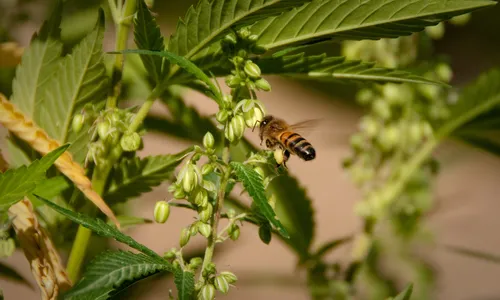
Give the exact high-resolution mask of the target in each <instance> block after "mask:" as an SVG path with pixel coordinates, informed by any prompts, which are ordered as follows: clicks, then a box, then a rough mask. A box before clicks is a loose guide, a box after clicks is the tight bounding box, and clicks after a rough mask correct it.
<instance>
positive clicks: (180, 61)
mask: <svg viewBox="0 0 500 300" xmlns="http://www.w3.org/2000/svg"><path fill="white" fill-rule="evenodd" d="M109 53H112V54H117V53H124V54H127V53H136V54H145V55H157V56H162V57H166V58H167V59H168V60H169V61H170V62H171V63H174V64H176V65H178V66H179V67H181V68H183V69H184V70H185V71H187V72H188V73H190V74H191V75H193V76H194V77H196V78H197V79H199V80H201V81H202V82H204V83H205V84H206V85H207V87H208V90H209V91H210V93H211V97H212V98H213V99H214V100H215V101H216V102H217V104H219V105H222V95H221V92H220V91H219V89H218V88H217V87H216V86H215V84H214V83H213V82H212V80H211V79H210V77H208V76H207V74H205V73H204V72H203V70H201V69H200V68H198V67H197V66H196V65H195V64H194V63H192V62H191V61H189V60H187V59H186V58H184V57H182V56H179V55H176V54H174V53H172V52H168V51H150V50H140V49H127V50H123V51H120V52H109Z"/></svg>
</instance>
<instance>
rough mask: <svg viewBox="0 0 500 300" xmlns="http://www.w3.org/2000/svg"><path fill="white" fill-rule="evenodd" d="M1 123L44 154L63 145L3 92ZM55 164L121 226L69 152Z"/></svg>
mask: <svg viewBox="0 0 500 300" xmlns="http://www.w3.org/2000/svg"><path fill="white" fill-rule="evenodd" d="M0 124H2V125H3V126H5V127H6V128H7V129H8V130H9V131H10V132H12V133H14V134H15V135H16V136H18V137H19V138H20V139H22V140H24V141H25V142H27V143H28V144H29V145H30V146H31V147H32V148H33V149H35V150H36V151H38V152H40V153H41V154H43V155H45V154H47V153H49V152H50V151H52V150H54V149H56V148H58V147H60V146H61V145H60V144H59V142H57V141H56V140H54V139H52V138H50V137H49V136H48V135H47V133H46V132H45V131H44V130H43V129H41V128H40V127H38V126H37V125H36V124H35V123H34V122H33V121H32V120H30V119H29V118H27V117H26V116H25V115H24V114H23V113H22V112H21V111H19V110H18V109H17V108H16V107H15V106H14V105H13V104H12V103H10V102H9V101H7V99H6V98H5V96H4V95H2V94H0ZM55 165H56V167H57V168H58V169H59V171H61V172H62V173H63V174H64V175H66V176H67V177H68V178H69V179H70V180H71V181H72V182H73V183H74V184H75V185H76V186H77V187H78V189H79V190H80V191H82V193H83V194H84V195H85V196H86V197H87V198H89V199H90V201H92V202H93V203H94V204H95V205H96V206H97V207H98V208H99V209H100V210H101V211H102V212H103V213H104V214H105V215H106V216H107V217H108V218H110V219H111V220H112V221H113V223H115V224H116V226H117V227H118V228H120V224H119V222H118V219H117V218H116V216H115V214H114V213H113V211H112V210H111V209H110V208H109V206H108V205H107V204H106V202H104V200H103V199H102V198H101V196H99V194H98V193H97V192H96V191H94V190H93V189H92V183H91V182H90V180H89V179H88V177H87V176H85V170H84V169H83V168H82V167H81V166H80V165H79V164H78V163H76V162H75V161H74V160H73V158H72V156H71V154H70V153H69V152H67V151H66V152H64V153H63V154H62V155H61V156H60V157H59V158H58V159H57V160H56V162H55Z"/></svg>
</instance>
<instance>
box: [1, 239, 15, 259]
mask: <svg viewBox="0 0 500 300" xmlns="http://www.w3.org/2000/svg"><path fill="white" fill-rule="evenodd" d="M14 251H16V243H15V242H14V239H13V238H10V237H9V238H8V239H5V240H3V239H2V240H0V257H10V256H12V254H14Z"/></svg>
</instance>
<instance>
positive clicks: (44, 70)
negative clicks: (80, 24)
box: [10, 1, 63, 118]
mask: <svg viewBox="0 0 500 300" xmlns="http://www.w3.org/2000/svg"><path fill="white" fill-rule="evenodd" d="M61 14H62V5H61V1H57V4H56V7H55V9H54V11H53V12H52V14H51V18H50V19H49V20H47V21H45V22H44V23H43V25H42V28H41V29H40V32H39V33H38V34H37V35H35V36H34V38H33V39H32V40H31V43H30V45H29V47H28V48H27V49H26V50H25V51H24V53H23V58H22V62H21V64H20V65H19V66H18V67H17V69H16V78H15V79H14V82H13V83H12V97H11V99H10V101H11V102H12V103H14V104H15V105H16V106H17V108H19V110H20V111H22V112H23V113H24V115H26V116H28V117H30V118H33V117H34V114H35V106H36V103H37V102H38V101H40V100H41V98H42V94H43V92H44V88H45V87H46V85H47V82H48V81H49V79H50V78H52V76H53V75H54V73H55V71H56V69H57V66H58V64H57V63H58V61H59V60H60V57H61V53H62V48H63V44H62V42H61V41H60V35H61V30H60V29H59V25H60V24H61Z"/></svg>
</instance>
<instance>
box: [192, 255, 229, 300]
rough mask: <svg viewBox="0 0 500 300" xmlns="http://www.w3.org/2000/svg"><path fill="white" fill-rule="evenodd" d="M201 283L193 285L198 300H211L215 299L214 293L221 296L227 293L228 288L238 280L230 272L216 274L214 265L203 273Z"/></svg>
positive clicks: (211, 264)
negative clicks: (219, 293)
mask: <svg viewBox="0 0 500 300" xmlns="http://www.w3.org/2000/svg"><path fill="white" fill-rule="evenodd" d="M203 278H205V280H204V281H203V282H198V283H197V284H196V285H195V290H196V291H198V299H203V300H213V299H215V291H219V292H221V293H223V294H227V293H228V292H229V287H230V285H232V284H233V283H235V282H236V281H237V280H238V278H237V277H236V275H234V274H233V273H232V272H229V271H223V272H220V273H218V274H217V270H216V268H215V264H213V263H210V265H209V266H208V267H207V268H206V269H205V270H204V271H203Z"/></svg>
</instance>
